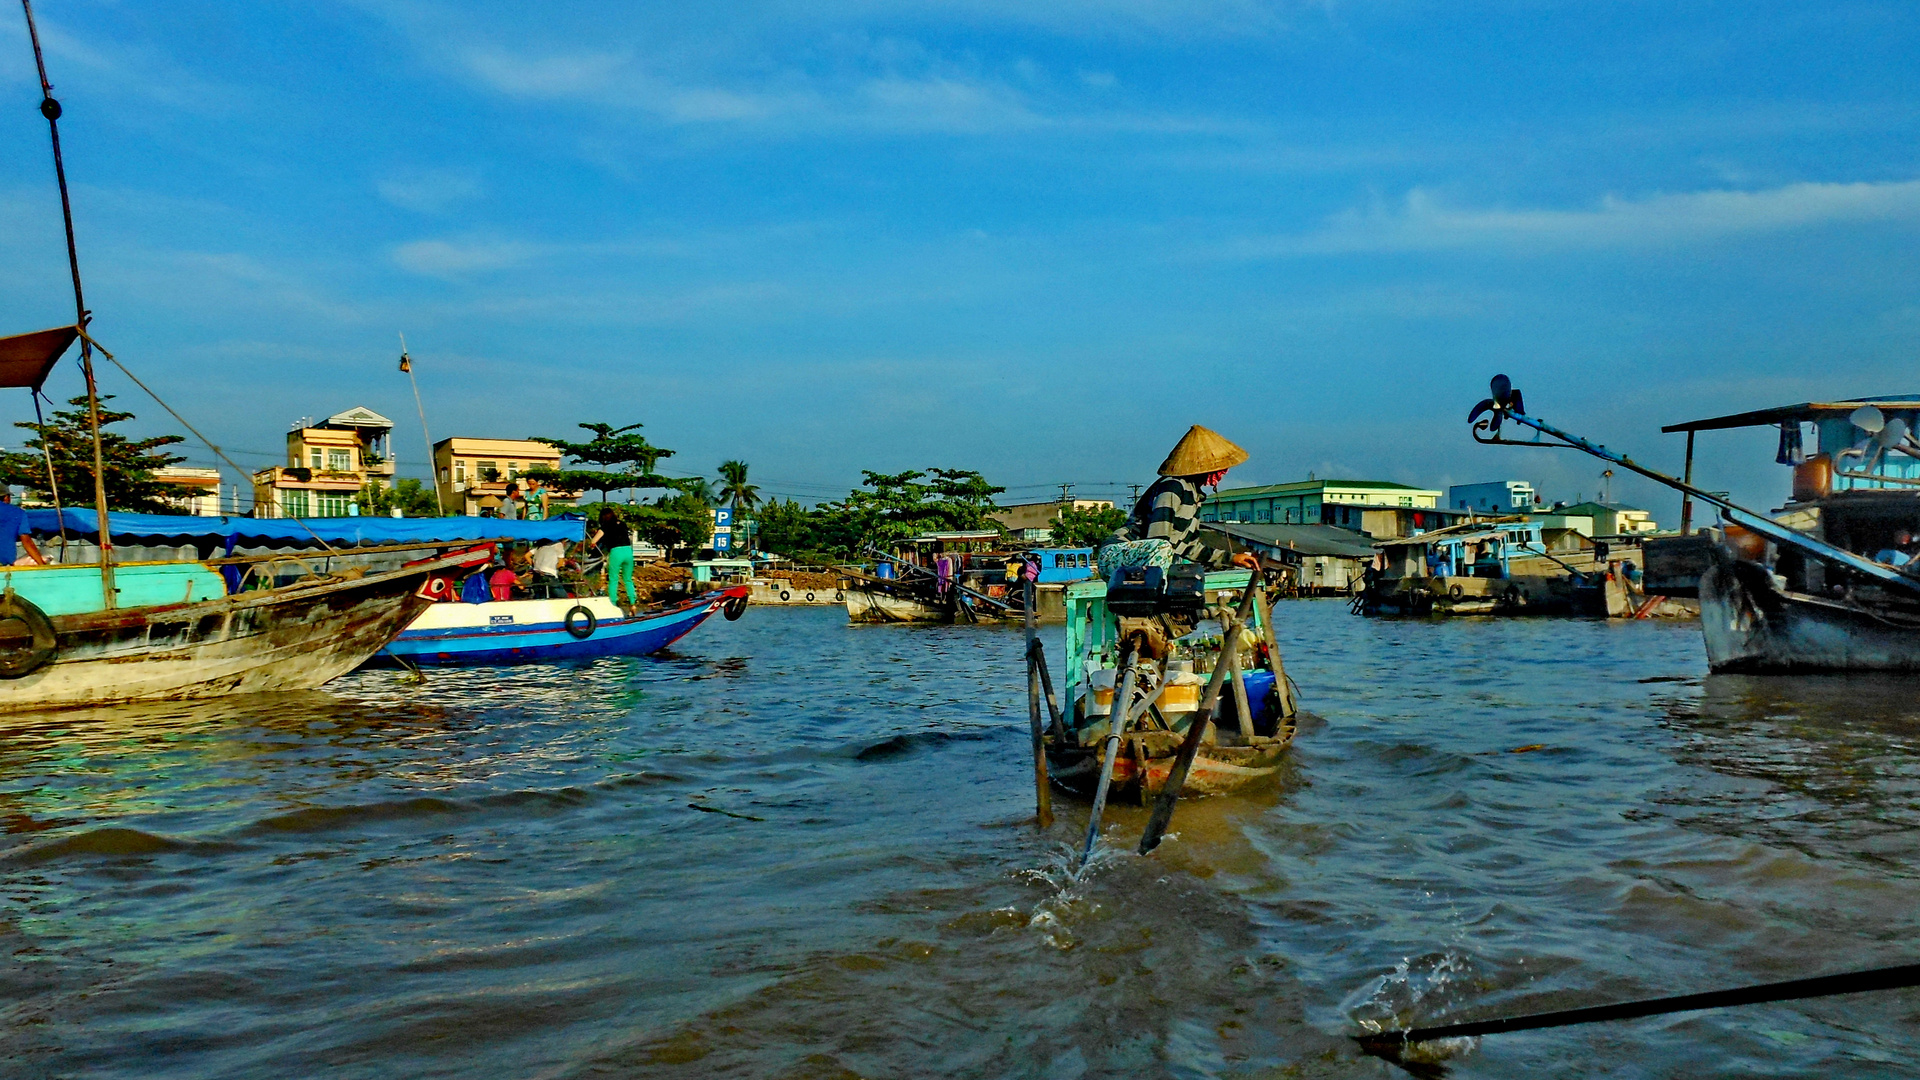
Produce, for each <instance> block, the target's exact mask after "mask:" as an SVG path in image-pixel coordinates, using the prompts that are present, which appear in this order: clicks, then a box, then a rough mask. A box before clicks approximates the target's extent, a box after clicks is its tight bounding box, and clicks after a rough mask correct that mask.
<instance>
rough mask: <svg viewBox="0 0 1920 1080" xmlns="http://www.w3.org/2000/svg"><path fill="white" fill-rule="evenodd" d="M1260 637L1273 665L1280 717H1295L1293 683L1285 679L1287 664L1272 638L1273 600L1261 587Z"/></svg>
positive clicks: (1296, 709)
mask: <svg viewBox="0 0 1920 1080" xmlns="http://www.w3.org/2000/svg"><path fill="white" fill-rule="evenodd" d="M1257 602H1258V603H1259V605H1260V611H1259V615H1260V636H1261V637H1262V638H1265V639H1266V642H1267V660H1268V661H1269V662H1271V663H1272V664H1273V688H1274V690H1276V691H1278V692H1279V694H1280V715H1281V716H1282V717H1283V718H1284V717H1289V716H1295V715H1298V714H1299V712H1300V706H1299V703H1298V702H1296V701H1294V700H1293V683H1292V682H1290V681H1288V679H1287V664H1286V661H1285V660H1283V659H1281V657H1280V642H1279V641H1278V640H1277V639H1276V638H1275V637H1274V636H1273V608H1274V603H1273V598H1272V597H1271V596H1269V595H1267V591H1266V588H1265V587H1264V586H1262V587H1261V590H1260V598H1259V600H1258V601H1257Z"/></svg>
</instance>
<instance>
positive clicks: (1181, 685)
mask: <svg viewBox="0 0 1920 1080" xmlns="http://www.w3.org/2000/svg"><path fill="white" fill-rule="evenodd" d="M1252 579H1253V575H1252V573H1251V572H1250V571H1247V570H1227V571H1220V572H1216V573H1210V574H1208V575H1206V579H1205V588H1206V601H1207V604H1208V606H1209V609H1210V610H1211V611H1212V612H1213V613H1214V614H1213V618H1214V619H1216V620H1217V619H1218V618H1219V616H1220V615H1221V614H1222V613H1223V612H1224V611H1225V610H1230V609H1231V608H1232V607H1233V606H1234V605H1235V604H1236V603H1237V602H1238V601H1239V599H1240V594H1241V592H1242V591H1243V590H1245V589H1246V588H1248V587H1250V586H1251V585H1252ZM1106 596H1107V584H1106V582H1103V581H1100V580H1098V579H1094V580H1089V581H1080V582H1075V583H1073V584H1071V585H1068V586H1067V588H1066V603H1067V632H1066V643H1065V650H1064V663H1065V670H1064V672H1063V679H1062V682H1061V685H1062V686H1063V687H1064V691H1063V693H1064V699H1063V701H1062V702H1061V714H1062V715H1061V719H1062V722H1061V723H1060V724H1054V725H1051V726H1050V728H1049V730H1048V731H1047V733H1046V736H1045V753H1046V759H1047V774H1048V777H1049V778H1050V779H1051V781H1052V782H1053V783H1054V784H1055V785H1057V786H1059V787H1061V788H1063V789H1065V790H1067V791H1070V792H1073V793H1074V794H1077V795H1084V796H1091V795H1093V794H1094V792H1095V789H1096V787H1097V786H1098V784H1099V780H1100V772H1101V767H1102V764H1103V756H1102V755H1103V747H1104V744H1105V742H1106V741H1107V735H1108V733H1109V721H1110V717H1111V714H1112V712H1113V708H1114V706H1113V697H1114V694H1115V691H1114V690H1113V689H1112V685H1111V682H1110V681H1109V682H1107V684H1106V685H1105V686H1102V685H1101V683H1102V681H1103V679H1102V675H1103V673H1110V672H1111V671H1112V666H1113V664H1114V662H1115V659H1116V650H1117V648H1118V646H1119V636H1120V633H1121V623H1120V621H1119V620H1118V619H1116V618H1115V617H1114V616H1113V615H1112V614H1111V613H1110V612H1109V611H1108V609H1107V604H1106ZM1207 626H1208V622H1207V621H1202V622H1201V623H1200V624H1199V625H1198V627H1197V628H1196V629H1195V630H1194V632H1193V633H1191V634H1188V635H1186V636H1184V637H1182V638H1180V639H1178V640H1176V641H1175V642H1174V643H1173V647H1172V649H1171V650H1170V655H1169V656H1167V657H1166V658H1163V659H1162V660H1160V661H1155V662H1143V663H1145V665H1146V670H1145V673H1144V676H1143V678H1142V680H1141V687H1142V689H1141V690H1140V692H1139V694H1140V696H1141V697H1142V698H1143V699H1144V697H1146V696H1152V695H1154V694H1156V693H1158V694H1159V698H1158V700H1157V702H1156V704H1155V706H1154V707H1153V708H1152V709H1150V710H1149V711H1148V713H1147V715H1146V718H1145V719H1144V720H1143V722H1142V726H1141V727H1140V728H1139V729H1137V730H1130V731H1126V732H1125V733H1124V734H1123V736H1122V745H1121V747H1120V749H1119V752H1118V753H1117V755H1116V756H1115V758H1114V765H1113V780H1112V791H1113V792H1115V793H1118V794H1119V795H1120V796H1121V797H1126V798H1132V799H1135V800H1137V801H1140V802H1141V803H1143V804H1144V802H1145V801H1146V800H1147V799H1148V798H1150V797H1152V796H1154V795H1157V794H1158V793H1159V792H1160V791H1161V789H1162V788H1163V787H1164V786H1165V785H1166V782H1167V777H1168V774H1169V772H1170V771H1171V769H1172V767H1173V761H1174V753H1175V750H1176V749H1177V748H1178V746H1179V744H1180V741H1181V739H1182V738H1183V736H1184V734H1185V732H1186V731H1187V729H1188V727H1189V726H1190V722H1191V721H1192V719H1193V717H1194V716H1195V715H1196V713H1195V710H1196V707H1197V706H1198V705H1199V704H1200V699H1201V697H1202V692H1201V685H1202V683H1204V681H1205V679H1206V677H1207V676H1208V675H1209V674H1210V673H1211V671H1212V662H1211V659H1210V658H1214V657H1217V655H1218V653H1219V647H1218V645H1217V644H1211V643H1210V642H1217V640H1218V635H1219V630H1218V626H1219V624H1218V622H1214V623H1213V637H1212V638H1211V639H1210V638H1209V637H1208V636H1207V630H1206V628H1207ZM1176 628H1178V624H1176ZM1248 632H1249V633H1250V634H1251V635H1252V637H1253V638H1254V639H1255V640H1254V641H1253V643H1252V645H1253V647H1252V650H1251V652H1252V654H1253V656H1254V659H1253V661H1252V662H1251V663H1250V664H1248V665H1247V684H1248V686H1247V690H1248V703H1247V704H1248V711H1249V712H1251V713H1252V721H1251V725H1250V727H1243V726H1242V724H1241V720H1240V716H1241V714H1240V712H1239V706H1238V702H1237V697H1236V696H1235V695H1233V694H1232V693H1231V692H1227V693H1223V695H1222V699H1221V700H1222V709H1221V712H1220V718H1219V721H1218V722H1217V723H1216V724H1214V725H1213V728H1214V730H1213V731H1212V732H1211V733H1210V734H1208V735H1206V736H1204V737H1203V739H1202V741H1201V743H1200V749H1199V751H1198V755H1197V756H1196V757H1195V759H1194V762H1193V766H1192V769H1191V771H1190V772H1189V774H1188V776H1187V780H1186V785H1185V790H1187V791H1198V792H1202V793H1208V794H1221V793H1225V792H1230V791H1234V790H1237V789H1239V788H1243V787H1245V786H1247V785H1249V784H1252V783H1256V782H1258V781H1261V780H1263V779H1266V778H1268V777H1271V776H1273V775H1274V774H1275V773H1276V772H1278V771H1279V768H1280V764H1281V762H1282V760H1283V759H1284V758H1285V757H1286V753H1287V750H1288V748H1289V747H1290V746H1291V745H1292V743H1293V737H1294V732H1295V726H1296V721H1297V715H1298V714H1297V710H1296V709H1295V706H1294V698H1293V691H1292V687H1291V685H1290V684H1289V683H1288V682H1287V678H1286V671H1285V667H1284V665H1283V664H1282V663H1281V660H1280V656H1279V651H1278V648H1277V647H1276V645H1275V643H1274V638H1273V632H1272V624H1271V610H1270V609H1267V608H1265V607H1264V606H1263V605H1261V604H1259V603H1255V604H1254V605H1253V613H1252V616H1251V626H1250V628H1249V631H1248ZM1183 642H1184V643H1185V644H1182V643H1183ZM1183 663H1184V664H1191V665H1192V668H1191V670H1190V671H1181V670H1178V667H1179V665H1181V664H1183ZM1162 683H1166V684H1168V685H1166V686H1165V687H1164V689H1163V688H1162V686H1161V684H1162Z"/></svg>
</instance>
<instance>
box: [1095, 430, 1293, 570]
mask: <svg viewBox="0 0 1920 1080" xmlns="http://www.w3.org/2000/svg"><path fill="white" fill-rule="evenodd" d="M1245 460H1247V452H1246V451H1245V450H1242V449H1241V448H1240V447H1238V446H1235V445H1234V444H1233V443H1231V442H1228V441H1227V439H1226V438H1225V437H1224V436H1222V435H1221V434H1220V433H1219V432H1216V431H1212V430H1209V429H1207V428H1204V427H1201V426H1200V425H1199V424H1195V425H1193V426H1192V427H1191V428H1188V429H1187V433H1186V434H1185V435H1183V436H1181V437H1180V441H1179V442H1178V443H1175V444H1174V447H1173V452H1172V453H1170V454H1168V455H1167V460H1165V461H1163V462H1161V463H1160V478H1159V479H1158V480H1155V481H1154V482H1153V486H1151V487H1149V488H1147V490H1146V491H1144V492H1142V493H1141V494H1140V499H1139V501H1138V502H1136V503H1134V504H1133V513H1132V514H1131V515H1130V516H1129V517H1128V519H1127V523H1126V524H1125V525H1123V526H1121V528H1120V531H1118V532H1116V533H1114V534H1113V535H1112V536H1111V537H1109V538H1108V540H1107V543H1106V544H1105V545H1104V546H1102V547H1101V549H1100V556H1099V559H1100V576H1101V577H1103V578H1110V577H1112V576H1113V571H1114V570H1115V569H1117V568H1119V567H1122V566H1143V565H1144V566H1160V567H1161V568H1163V569H1165V568H1168V567H1170V566H1172V564H1173V563H1174V562H1195V563H1201V564H1203V565H1205V566H1209V567H1212V568H1214V569H1224V568H1225V567H1226V566H1228V565H1229V564H1231V565H1233V566H1240V567H1245V568H1246V569H1248V570H1258V569H1259V568H1260V565H1259V563H1258V561H1256V560H1255V559H1254V557H1253V556H1252V555H1250V554H1247V553H1245V552H1242V553H1241V554H1239V555H1235V556H1233V557H1232V558H1231V559H1229V558H1228V557H1227V553H1226V552H1225V551H1224V550H1222V549H1220V548H1215V547H1211V546H1209V545H1207V544H1206V543H1204V542H1203V541H1202V539H1201V533H1200V506H1201V504H1203V503H1205V502H1206V500H1207V494H1206V489H1207V488H1218V487H1219V486H1220V482H1221V481H1222V480H1224V479H1226V475H1227V470H1228V469H1231V468H1233V467H1234V466H1235V465H1238V464H1240V463H1241V462H1243V461H1245Z"/></svg>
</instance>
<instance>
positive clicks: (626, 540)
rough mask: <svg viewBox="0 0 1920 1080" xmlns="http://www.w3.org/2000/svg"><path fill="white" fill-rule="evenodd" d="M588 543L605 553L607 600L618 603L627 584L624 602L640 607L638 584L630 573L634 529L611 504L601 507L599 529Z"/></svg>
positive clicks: (631, 572)
mask: <svg viewBox="0 0 1920 1080" xmlns="http://www.w3.org/2000/svg"><path fill="white" fill-rule="evenodd" d="M587 543H589V544H592V545H594V546H595V547H598V548H599V549H600V550H602V551H604V552H606V553H607V599H609V600H612V601H613V602H614V603H616V604H618V603H620V587H621V586H622V585H625V586H626V591H627V604H628V605H631V606H633V607H639V606H640V583H639V582H638V581H636V580H635V579H634V576H633V531H632V530H631V529H629V528H627V523H626V522H625V521H622V520H621V519H620V515H619V514H618V513H617V512H615V510H614V509H613V507H611V506H603V507H601V508H600V528H599V529H598V531H596V532H595V533H594V534H593V536H592V537H591V538H589V539H588V540H587Z"/></svg>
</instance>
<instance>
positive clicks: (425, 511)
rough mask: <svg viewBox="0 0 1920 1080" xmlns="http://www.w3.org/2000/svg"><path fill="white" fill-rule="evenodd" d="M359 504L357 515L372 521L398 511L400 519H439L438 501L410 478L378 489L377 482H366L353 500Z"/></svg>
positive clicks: (430, 492) (423, 485) (423, 486)
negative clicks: (360, 514)
mask: <svg viewBox="0 0 1920 1080" xmlns="http://www.w3.org/2000/svg"><path fill="white" fill-rule="evenodd" d="M353 501H354V502H356V503H359V504H360V512H361V513H363V514H370V515H372V516H374V517H386V516H388V515H389V514H391V513H393V511H394V509H395V508H396V507H398V508H399V510H400V514H401V516H402V517H439V516H440V501H439V500H438V499H437V498H435V497H434V494H433V489H432V488H429V487H428V486H427V485H425V484H423V483H421V482H420V481H418V480H415V479H413V478H412V477H407V478H406V479H404V480H398V481H395V482H394V485H393V486H392V487H382V486H380V483H379V481H377V480H369V481H367V482H366V484H365V485H364V486H362V487H361V488H360V493H359V494H358V495H355V496H354V497H353Z"/></svg>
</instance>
